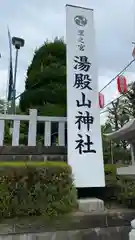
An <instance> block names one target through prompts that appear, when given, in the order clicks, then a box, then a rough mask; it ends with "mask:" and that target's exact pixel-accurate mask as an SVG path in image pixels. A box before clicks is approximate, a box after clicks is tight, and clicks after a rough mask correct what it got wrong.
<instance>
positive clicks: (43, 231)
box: [0, 210, 135, 240]
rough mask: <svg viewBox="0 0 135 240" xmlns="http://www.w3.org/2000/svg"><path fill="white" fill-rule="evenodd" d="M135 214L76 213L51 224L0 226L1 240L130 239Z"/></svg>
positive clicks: (33, 223) (132, 212)
mask: <svg viewBox="0 0 135 240" xmlns="http://www.w3.org/2000/svg"><path fill="white" fill-rule="evenodd" d="M134 217H135V211H129V210H121V211H119V210H117V211H115V212H114V211H113V212H110V211H108V212H104V213H102V214H84V213H75V214H73V215H70V216H68V217H66V218H63V219H61V220H58V219H57V220H56V221H54V222H53V223H52V222H50V223H49V222H47V221H45V220H43V219H42V221H41V220H39V218H36V219H35V220H34V221H33V220H28V222H27V221H25V222H20V221H18V223H13V221H11V222H12V224H11V223H10V224H9V223H8V224H0V238H1V240H5V239H7V240H8V239H9V240H10V239H13V240H20V239H21V240H42V239H45V240H101V239H102V240H129V237H128V234H129V231H130V222H131V220H132V219H134Z"/></svg>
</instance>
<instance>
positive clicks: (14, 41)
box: [11, 37, 25, 114]
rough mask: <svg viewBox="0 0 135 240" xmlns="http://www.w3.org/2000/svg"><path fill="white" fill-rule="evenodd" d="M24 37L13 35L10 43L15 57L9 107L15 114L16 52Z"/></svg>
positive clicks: (22, 44)
mask: <svg viewBox="0 0 135 240" xmlns="http://www.w3.org/2000/svg"><path fill="white" fill-rule="evenodd" d="M24 43H25V41H24V39H22V38H18V37H13V38H12V44H13V45H14V46H15V49H16V57H15V68H14V78H13V89H12V93H13V95H12V102H11V109H12V114H15V97H16V74H17V64H18V52H19V49H20V48H21V47H23V46H24Z"/></svg>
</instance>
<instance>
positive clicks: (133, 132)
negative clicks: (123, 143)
mask: <svg viewBox="0 0 135 240" xmlns="http://www.w3.org/2000/svg"><path fill="white" fill-rule="evenodd" d="M104 136H106V137H107V138H108V139H110V140H117V139H119V140H127V141H129V142H133V141H135V119H133V120H131V121H129V122H128V123H126V124H125V125H124V126H123V127H122V128H121V129H119V130H117V131H115V132H112V133H108V134H104Z"/></svg>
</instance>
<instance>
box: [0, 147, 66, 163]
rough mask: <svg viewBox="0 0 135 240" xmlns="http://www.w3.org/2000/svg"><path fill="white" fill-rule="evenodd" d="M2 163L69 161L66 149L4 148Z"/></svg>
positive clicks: (1, 155) (0, 148)
mask: <svg viewBox="0 0 135 240" xmlns="http://www.w3.org/2000/svg"><path fill="white" fill-rule="evenodd" d="M0 161H67V149H66V147H59V146H51V147H44V146H36V147H30V146H19V147H12V146H3V147H0Z"/></svg>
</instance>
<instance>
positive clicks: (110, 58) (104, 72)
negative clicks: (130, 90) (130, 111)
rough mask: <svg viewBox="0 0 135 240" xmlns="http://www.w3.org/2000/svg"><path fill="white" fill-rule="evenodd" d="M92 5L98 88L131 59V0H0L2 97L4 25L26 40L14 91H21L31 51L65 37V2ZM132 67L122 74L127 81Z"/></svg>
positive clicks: (134, 28)
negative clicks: (49, 41) (45, 42)
mask: <svg viewBox="0 0 135 240" xmlns="http://www.w3.org/2000/svg"><path fill="white" fill-rule="evenodd" d="M66 3H67V4H75V5H80V6H84V7H89V8H94V11H95V14H94V15H95V28H96V42H97V52H98V64H99V89H101V88H102V87H103V86H104V85H105V84H107V82H108V81H110V79H111V78H112V77H114V76H115V75H116V74H117V72H118V71H120V70H121V69H122V68H123V67H124V66H125V65H126V64H127V63H128V62H129V61H130V60H131V58H132V55H131V54H132V44H131V43H132V41H133V40H134V38H135V24H134V10H135V5H134V0H124V4H123V0H119V1H118V0H113V1H108V0H102V1H99V0H91V1H90V0H84V1H83V3H82V0H57V1H54V0H49V1H44V0H40V2H38V1H37V0H33V1H32V0H30V1H27V0H24V1H18V0H14V1H12V2H11V1H9V0H2V3H1V8H2V11H1V14H0V24H1V31H0V40H1V46H0V52H1V53H2V58H1V60H0V79H1V84H0V95H1V96H5V90H6V84H7V76H8V72H7V69H8V65H9V64H8V60H9V59H8V54H9V50H8V39H7V24H8V25H9V27H10V29H11V33H12V35H16V36H20V37H23V38H24V39H25V46H24V48H23V49H21V50H20V52H19V64H18V74H17V92H19V93H20V92H22V91H23V89H24V83H25V73H26V70H27V67H28V64H29V63H30V61H31V59H32V56H33V52H34V50H35V48H36V47H39V46H40V45H41V44H42V43H43V42H44V41H45V40H46V39H47V38H48V39H53V38H54V37H55V36H60V37H61V36H65V4H66ZM134 70H135V66H134V64H133V65H132V67H130V68H129V70H128V71H129V72H128V73H127V72H126V73H125V74H126V76H127V77H128V79H129V80H128V81H133V80H135V74H134ZM103 93H104V94H105V103H106V104H107V103H108V102H110V101H111V100H112V99H113V97H114V95H115V94H116V81H114V83H113V84H111V86H109V87H108V88H106V89H105V90H104V91H103Z"/></svg>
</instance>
